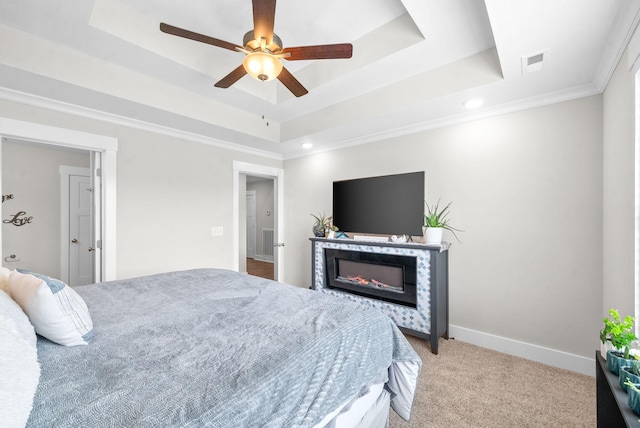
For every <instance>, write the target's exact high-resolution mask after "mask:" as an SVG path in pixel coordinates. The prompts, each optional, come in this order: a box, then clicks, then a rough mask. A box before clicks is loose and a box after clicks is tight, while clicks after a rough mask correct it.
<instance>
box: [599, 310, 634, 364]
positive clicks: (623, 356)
mask: <svg viewBox="0 0 640 428" xmlns="http://www.w3.org/2000/svg"><path fill="white" fill-rule="evenodd" d="M634 320H635V318H633V317H632V316H630V315H627V316H626V317H625V318H624V319H621V318H620V314H619V313H618V311H617V310H616V309H609V317H608V318H605V319H604V320H603V322H604V329H603V330H602V331H601V332H600V340H603V339H604V340H606V339H607V337H608V338H609V340H610V341H611V345H612V346H613V348H614V349H613V350H609V351H607V367H608V368H609V370H610V371H611V372H612V373H614V374H616V375H617V374H619V371H620V366H631V362H632V360H631V359H630V355H629V354H630V351H631V343H632V342H633V341H634V340H636V339H637V337H636V335H635V333H634V332H633V321H634Z"/></svg>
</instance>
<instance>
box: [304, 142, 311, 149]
mask: <svg viewBox="0 0 640 428" xmlns="http://www.w3.org/2000/svg"><path fill="white" fill-rule="evenodd" d="M311 147H313V144H311V143H304V144H303V145H302V148H303V149H310V148H311Z"/></svg>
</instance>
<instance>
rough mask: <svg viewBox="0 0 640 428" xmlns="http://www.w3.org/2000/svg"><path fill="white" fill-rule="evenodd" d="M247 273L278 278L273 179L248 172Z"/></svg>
mask: <svg viewBox="0 0 640 428" xmlns="http://www.w3.org/2000/svg"><path fill="white" fill-rule="evenodd" d="M246 203H247V205H246V222H247V229H246V230H247V242H246V249H247V272H248V273H249V274H250V275H255V276H260V277H262V278H267V279H274V278H275V273H274V252H275V247H274V243H275V240H274V239H275V234H274V229H275V224H274V204H275V198H274V180H273V178H267V177H257V176H251V175H247V177H246Z"/></svg>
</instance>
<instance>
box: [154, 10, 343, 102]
mask: <svg viewBox="0 0 640 428" xmlns="http://www.w3.org/2000/svg"><path fill="white" fill-rule="evenodd" d="M252 2H253V31H249V32H247V33H246V34H245V35H244V38H243V40H242V44H243V46H238V45H235V44H233V43H229V42H225V41H224V40H219V39H214V38H213V37H209V36H205V35H203V34H198V33H194V32H192V31H189V30H184V29H182V28H178V27H174V26H172V25H169V24H165V23H164V22H163V23H160V31H162V32H163V33H167V34H172V35H174V36H178V37H184V38H185V39H191V40H195V41H197V42H201V43H206V44H209V45H213V46H218V47H220V48H223V49H229V50H232V51H240V52H243V53H244V54H245V55H246V56H245V57H244V60H243V61H242V65H240V66H239V67H237V68H236V69H235V70H233V71H232V72H231V73H229V74H227V75H226V76H225V77H223V78H222V79H221V80H220V81H218V82H217V83H216V84H215V86H216V87H218V88H228V87H229V86H231V85H233V84H234V83H235V82H237V81H238V80H239V79H240V78H241V77H243V76H244V75H245V74H249V75H250V76H252V77H254V78H255V79H258V80H261V81H263V82H264V81H267V80H273V79H275V78H277V79H278V80H279V81H281V82H282V83H283V84H284V86H286V87H287V89H289V90H290V91H291V92H292V93H293V95H295V96H296V97H301V96H303V95H305V94H307V93H308V92H309V91H307V89H306V88H305V87H304V86H302V84H301V83H300V82H298V80H297V79H296V78H295V77H293V75H292V74H291V73H290V72H289V71H288V70H287V69H286V68H284V67H283V66H282V62H281V61H280V59H281V58H283V59H286V60H287V61H299V60H310V59H336V58H351V54H352V52H353V46H352V45H351V43H338V44H332V45H318V46H299V47H293V48H284V49H283V48H282V40H280V37H278V35H277V34H275V33H274V32H273V23H274V20H275V13H276V0H253V1H252Z"/></svg>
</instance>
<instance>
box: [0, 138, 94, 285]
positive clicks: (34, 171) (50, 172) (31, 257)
mask: <svg viewBox="0 0 640 428" xmlns="http://www.w3.org/2000/svg"><path fill="white" fill-rule="evenodd" d="M90 158H91V153H90V152H89V151H87V150H81V149H75V148H68V147H59V146H51V145H45V144H40V143H34V142H30V141H24V140H16V139H8V138H5V139H4V141H3V144H2V190H3V195H6V198H5V203H4V204H3V208H4V213H5V216H7V217H11V218H13V217H16V218H17V220H18V221H17V222H6V221H4V222H3V224H2V231H3V241H2V244H3V251H2V252H3V253H4V254H9V257H8V258H5V259H4V260H3V265H4V266H5V267H7V268H10V269H15V268H23V269H26V270H30V271H33V272H38V273H42V274H45V275H48V276H50V277H53V278H59V279H61V280H62V281H63V282H65V283H68V284H69V285H83V284H89V283H92V282H94V276H93V259H92V255H91V254H82V253H80V252H78V253H77V254H75V257H72V258H70V257H69V254H68V253H65V252H61V249H62V248H63V247H64V244H65V241H66V239H65V237H64V232H65V229H66V230H67V234H68V230H69V227H70V226H75V228H76V229H80V228H81V229H82V231H83V232H84V235H85V236H82V239H83V242H85V243H86V244H87V245H88V244H89V243H90V242H89V241H90V239H91V227H92V219H93V217H92V215H91V193H90V192H86V191H85V192H84V194H82V195H81V194H76V195H72V198H71V199H70V198H69V190H70V189H69V185H70V181H69V177H70V176H69V175H67V176H66V183H65V186H66V187H62V186H61V182H62V181H63V179H65V177H64V175H62V174H63V171H75V172H79V171H81V173H82V177H83V178H82V180H81V181H82V183H84V185H83V184H82V183H81V182H76V183H75V185H76V187H78V188H79V187H82V188H83V189H86V188H89V187H90V186H91V184H90V173H89V171H90V169H89V167H90V165H91V160H90ZM74 177H79V175H74ZM64 190H66V192H65V191H64ZM76 193H77V192H76ZM78 198H81V199H78ZM70 201H71V202H74V203H75V204H76V205H78V204H79V203H82V205H83V207H82V208H83V212H76V213H75V214H76V220H77V221H76V222H72V223H70V217H69V203H70ZM67 247H68V246H67ZM67 251H68V248H67ZM64 260H67V261H71V262H75V269H76V271H77V272H82V274H83V278H82V280H81V281H82V282H80V281H79V278H74V280H73V281H70V279H69V276H68V269H67V270H66V271H65V272H63V270H62V268H61V267H62V265H63V261H64ZM67 267H68V266H67Z"/></svg>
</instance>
